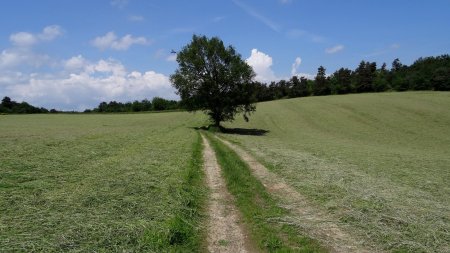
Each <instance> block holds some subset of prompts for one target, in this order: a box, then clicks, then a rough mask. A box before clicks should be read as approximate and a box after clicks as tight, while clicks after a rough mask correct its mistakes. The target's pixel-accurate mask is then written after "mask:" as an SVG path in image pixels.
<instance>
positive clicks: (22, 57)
mask: <svg viewBox="0 0 450 253" xmlns="http://www.w3.org/2000/svg"><path fill="white" fill-rule="evenodd" d="M49 60H50V57H49V56H48V55H45V54H36V53H34V52H32V51H31V50H29V49H27V48H10V49H6V50H3V51H2V53H1V54H0V69H9V68H13V67H16V66H19V65H26V66H32V67H39V66H42V65H43V64H45V63H47V62H48V61H49Z"/></svg>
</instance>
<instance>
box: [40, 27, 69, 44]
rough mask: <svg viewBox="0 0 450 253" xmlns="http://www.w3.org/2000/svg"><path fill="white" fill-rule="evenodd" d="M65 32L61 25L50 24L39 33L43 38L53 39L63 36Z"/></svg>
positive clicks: (46, 39)
mask: <svg viewBox="0 0 450 253" xmlns="http://www.w3.org/2000/svg"><path fill="white" fill-rule="evenodd" d="M62 34H63V30H62V29H61V27H59V26H57V25H50V26H47V27H45V28H44V30H43V31H42V33H40V34H39V35H38V37H39V38H40V39H41V40H45V41H51V40H54V39H55V38H57V37H59V36H61V35H62Z"/></svg>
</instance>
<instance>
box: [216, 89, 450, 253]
mask: <svg viewBox="0 0 450 253" xmlns="http://www.w3.org/2000/svg"><path fill="white" fill-rule="evenodd" d="M225 126H226V127H227V128H246V129H253V128H254V129H262V130H266V131H268V132H267V133H266V134H265V135H264V136H256V135H230V134H223V135H221V137H223V138H226V139H228V140H230V141H233V142H234V143H237V144H239V145H241V146H242V147H243V148H244V149H246V150H248V151H250V152H251V153H252V154H253V155H254V156H255V157H256V158H257V159H258V160H259V161H260V162H262V163H263V164H265V165H266V167H268V168H269V169H271V170H272V171H273V172H274V173H276V174H278V175H279V176H280V177H282V178H284V179H286V181H287V182H288V183H289V184H290V185H291V186H293V187H294V188H296V189H297V190H298V191H299V192H300V193H301V194H302V195H304V196H306V197H308V199H309V200H311V201H312V202H313V203H315V204H316V205H317V206H319V207H322V208H323V210H324V211H325V212H328V213H329V214H331V215H332V216H334V217H335V220H336V221H338V222H339V223H340V224H341V225H342V226H344V227H347V228H348V230H349V231H352V232H353V233H355V234H356V235H359V236H362V237H365V238H366V243H367V244H368V245H370V246H372V247H374V248H378V249H381V250H386V251H392V252H446V251H448V250H449V249H450V240H449V238H450V234H449V232H448V231H450V218H449V216H448V214H449V213H450V202H449V201H450V187H449V184H448V182H449V181H450V167H449V164H450V155H449V150H450V93H448V92H406V93H382V94H358V95H344V96H327V97H311V98H300V99H288V100H279V101H273V102H267V103H260V104H258V107H257V112H256V113H255V114H254V115H253V117H252V118H251V121H250V122H249V123H246V122H244V121H243V120H241V119H239V118H238V120H236V122H234V123H231V124H226V125H225Z"/></svg>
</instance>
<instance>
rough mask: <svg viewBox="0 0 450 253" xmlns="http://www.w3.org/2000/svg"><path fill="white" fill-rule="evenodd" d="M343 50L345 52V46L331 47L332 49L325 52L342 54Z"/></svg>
mask: <svg viewBox="0 0 450 253" xmlns="http://www.w3.org/2000/svg"><path fill="white" fill-rule="evenodd" d="M342 50H344V45H336V46H334V47H330V48H327V49H325V52H326V53H327V54H335V53H337V52H340V51H342Z"/></svg>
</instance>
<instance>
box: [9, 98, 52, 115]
mask: <svg viewBox="0 0 450 253" xmlns="http://www.w3.org/2000/svg"><path fill="white" fill-rule="evenodd" d="M48 112H50V111H49V110H47V109H45V108H43V107H40V108H39V107H34V106H32V105H30V104H28V103H27V102H20V103H19V102H16V101H14V100H11V98H10V97H4V98H3V99H2V103H1V104H0V113H48Z"/></svg>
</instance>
